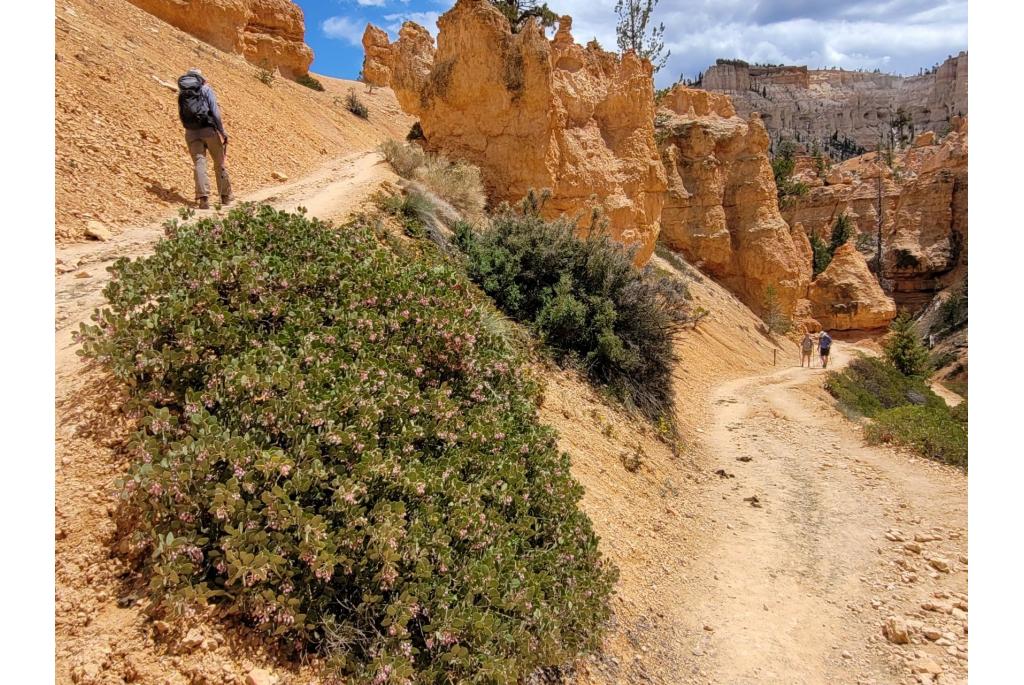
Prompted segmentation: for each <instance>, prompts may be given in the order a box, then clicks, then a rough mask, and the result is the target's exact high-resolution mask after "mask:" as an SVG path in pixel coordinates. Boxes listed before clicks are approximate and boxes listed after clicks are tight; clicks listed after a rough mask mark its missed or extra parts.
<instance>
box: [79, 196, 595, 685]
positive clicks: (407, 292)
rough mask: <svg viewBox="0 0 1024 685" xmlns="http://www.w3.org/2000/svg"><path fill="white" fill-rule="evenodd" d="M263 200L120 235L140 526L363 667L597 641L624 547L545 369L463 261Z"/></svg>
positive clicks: (346, 668) (162, 592) (485, 659)
mask: <svg viewBox="0 0 1024 685" xmlns="http://www.w3.org/2000/svg"><path fill="white" fill-rule="evenodd" d="M364 223H365V220H363V221H357V222H355V223H353V224H352V225H349V226H346V227H344V228H343V229H341V230H337V229H334V228H333V227H331V226H330V225H328V224H324V223H321V222H319V221H317V220H311V219H308V218H306V217H305V216H303V215H301V214H290V213H285V212H278V211H275V210H273V209H271V208H269V207H265V206H264V207H259V208H256V207H253V206H252V205H243V206H242V207H240V208H238V209H235V210H232V211H231V212H230V213H229V214H228V215H227V216H225V217H223V218H217V219H204V220H202V221H199V222H196V223H194V224H189V225H183V226H181V225H177V224H171V225H169V227H168V234H169V239H167V240H165V241H162V242H161V243H159V244H158V245H157V247H156V250H155V253H154V254H153V255H152V256H151V257H148V258H144V259H139V260H136V261H129V260H127V259H120V260H118V261H117V262H116V263H115V265H114V266H113V267H112V272H113V279H112V281H111V283H110V284H109V285H108V286H107V288H106V289H105V291H104V292H105V295H106V297H107V300H108V303H109V306H108V308H106V309H104V310H102V311H99V312H97V313H96V314H95V315H94V321H95V325H93V326H87V327H83V330H82V333H81V337H82V339H83V353H84V354H85V355H86V356H88V357H91V358H93V359H96V360H99V361H100V362H102V363H104V364H105V365H106V366H107V367H108V368H109V369H110V370H111V371H112V372H113V374H114V375H115V376H116V377H117V378H118V379H120V380H121V381H123V382H124V383H126V384H127V385H128V386H129V387H130V389H131V392H132V394H133V397H134V400H133V403H132V405H131V406H130V409H131V410H132V411H134V412H135V413H136V415H137V416H138V417H140V423H141V429H140V431H139V433H138V435H137V436H136V438H135V439H134V442H133V444H132V446H131V450H132V452H131V453H132V454H133V455H134V462H133V464H132V466H131V468H130V472H129V474H128V475H127V477H126V478H125V482H124V484H123V490H124V498H125V508H124V510H125V513H126V520H127V521H128V523H126V524H125V525H126V531H127V534H128V537H127V540H128V541H129V542H130V544H131V547H132V549H133V550H134V552H135V553H136V554H137V558H138V559H139V560H140V563H141V564H143V565H144V569H145V571H146V572H147V573H148V576H149V578H150V585H149V587H150V589H151V591H152V594H153V598H154V601H155V605H154V606H156V607H157V610H159V611H165V612H166V611H170V612H177V613H179V614H184V615H190V613H191V612H192V611H193V610H194V609H195V607H196V606H197V605H202V604H204V603H206V602H213V603H217V604H219V605H220V606H221V608H222V610H223V611H224V612H226V613H228V614H231V615H234V616H236V617H237V618H238V619H239V620H241V621H243V622H245V623H246V624H248V625H249V626H251V628H252V629H253V630H255V631H258V632H260V633H263V634H265V635H267V636H272V637H273V638H275V639H277V640H279V642H280V644H281V645H282V646H283V647H285V648H291V649H295V650H299V651H301V650H304V649H320V650H323V651H326V652H328V653H329V654H331V655H332V656H333V658H334V659H336V663H337V665H338V667H339V668H340V670H341V672H342V673H343V674H346V675H347V676H350V677H351V681H350V682H357V683H369V682H375V683H384V682H415V683H442V682H444V683H448V682H518V681H521V680H522V679H523V678H524V677H525V676H527V675H528V674H529V673H531V672H533V671H534V670H535V669H537V668H540V667H547V666H552V665H556V664H561V663H564V662H565V661H566V660H568V659H571V658H573V657H574V656H575V655H576V654H578V653H579V652H580V651H582V650H587V649H590V648H593V647H595V646H596V645H597V644H598V641H599V638H600V632H601V628H602V625H603V624H604V622H605V620H606V619H607V617H608V616H609V609H608V606H607V599H608V597H609V594H610V592H611V587H612V583H613V580H614V571H613V570H611V569H610V568H609V567H608V566H607V565H606V562H605V561H604V560H603V559H602V558H601V556H600V554H599V552H598V547H597V538H596V537H595V535H594V533H593V531H592V528H591V524H590V521H589V519H588V518H587V517H586V516H585V515H584V514H583V513H581V512H580V510H579V509H578V507H577V504H578V501H579V499H580V496H581V494H582V489H581V488H580V486H579V485H578V484H577V483H576V482H575V481H574V480H573V478H572V476H571V475H570V471H569V459H568V456H567V455H565V454H564V453H559V451H558V449H557V447H556V442H555V435H554V433H553V432H552V431H551V430H550V429H549V428H546V427H544V426H542V425H540V424H539V423H538V419H537V411H536V405H537V393H538V388H537V387H536V385H535V384H534V382H533V381H531V380H530V376H529V374H528V373H526V372H525V369H524V367H523V365H522V362H521V359H520V358H519V357H518V356H517V354H516V353H515V352H514V350H512V349H510V348H509V347H508V346H507V344H506V343H505V342H504V339H503V338H501V337H500V336H496V335H494V334H492V333H491V332H489V331H490V328H491V327H490V326H489V324H488V320H489V319H490V318H493V317H494V315H495V312H494V311H493V309H492V308H491V305H490V304H489V303H487V301H486V299H485V298H483V297H482V296H481V295H480V294H479V293H478V291H477V290H476V289H475V288H474V287H473V286H472V285H471V284H470V283H469V282H468V281H467V280H466V279H465V277H464V276H463V275H460V274H459V273H458V271H457V270H456V269H453V268H452V267H450V266H447V265H445V264H442V263H440V262H439V261H436V260H433V259H429V258H425V257H420V258H412V257H410V258H408V259H400V258H398V257H397V256H396V254H395V253H394V252H392V251H391V250H389V249H387V248H386V247H384V246H383V245H382V244H381V243H380V242H378V240H377V239H376V238H375V237H374V234H373V232H372V230H371V229H370V228H368V227H367V226H365V225H364Z"/></svg>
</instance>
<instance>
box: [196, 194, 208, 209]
mask: <svg viewBox="0 0 1024 685" xmlns="http://www.w3.org/2000/svg"><path fill="white" fill-rule="evenodd" d="M198 203H199V209H209V208H210V200H209V199H208V198H205V197H201V198H199V199H198Z"/></svg>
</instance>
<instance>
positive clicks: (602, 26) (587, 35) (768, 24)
mask: <svg viewBox="0 0 1024 685" xmlns="http://www.w3.org/2000/svg"><path fill="white" fill-rule="evenodd" d="M297 1H298V4H299V5H300V6H301V7H302V9H303V11H304V12H305V15H306V43H308V44H309V46H310V47H312V48H313V51H314V53H316V59H315V61H314V62H313V71H314V72H317V73H321V74H326V75H328V76H340V77H346V78H354V77H355V76H356V75H357V74H358V73H359V69H360V67H361V66H362V61H363V49H362V45H361V44H360V39H361V37H362V35H363V29H364V28H365V27H366V22H367V21H370V22H373V23H374V24H376V25H378V26H381V27H383V28H384V29H386V30H387V31H388V32H389V33H391V34H392V37H395V36H396V35H397V33H398V28H399V27H400V26H401V25H402V22H403V21H404V20H406V19H412V20H413V21H415V22H417V23H419V24H422V25H423V26H425V27H427V29H429V30H430V31H431V32H432V33H436V31H437V26H436V25H435V22H436V20H437V17H438V16H439V15H440V14H442V13H444V12H445V11H446V10H447V9H448V8H449V7H451V6H452V4H453V2H454V0H297ZM548 4H549V6H550V7H551V9H552V10H554V11H555V12H556V13H558V14H569V15H571V16H572V17H573V35H574V36H575V38H576V41H577V42H579V43H585V42H586V41H588V40H590V39H591V38H597V39H598V41H599V42H600V43H601V45H603V46H604V47H605V48H606V49H613V48H614V46H615V20H616V16H615V0H549V2H548ZM655 16H656V18H657V20H658V21H661V22H664V24H665V42H666V44H667V45H668V47H669V48H670V49H671V51H672V55H671V57H670V58H669V62H668V65H667V66H666V67H665V68H664V69H662V70H661V72H659V73H658V74H657V76H656V77H655V81H656V82H657V84H658V85H659V86H664V85H668V84H670V83H672V82H673V81H675V80H676V78H678V77H679V76H680V75H683V76H687V77H692V76H695V75H696V74H697V72H698V71H700V70H702V69H704V68H705V67H707V66H708V65H709V64H712V63H714V60H715V59H716V58H718V57H729V58H740V59H745V60H747V61H750V62H771V63H784V64H806V65H808V66H810V67H812V68H815V67H818V68H820V67H828V66H839V67H844V68H848V69H857V68H863V69H868V70H871V69H875V68H878V69H881V70H882V71H886V72H892V73H901V74H916V73H917V71H918V69H919V68H920V67H929V66H931V65H933V64H935V63H937V62H941V61H942V60H944V59H945V58H946V56H947V55H955V54H956V53H957V52H959V51H961V50H966V49H967V2H966V0H846V1H844V2H834V1H831V0H661V1H660V3H659V5H658V7H657V9H656V10H655Z"/></svg>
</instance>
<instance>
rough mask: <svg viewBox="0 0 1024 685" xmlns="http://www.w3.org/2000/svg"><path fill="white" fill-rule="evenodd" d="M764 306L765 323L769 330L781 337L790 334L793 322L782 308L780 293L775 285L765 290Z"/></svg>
mask: <svg viewBox="0 0 1024 685" xmlns="http://www.w3.org/2000/svg"><path fill="white" fill-rule="evenodd" d="M762 306H763V307H764V318H763V321H764V323H765V325H766V326H767V327H768V330H769V331H771V332H772V333H778V334H779V335H785V334H786V333H789V329H791V328H792V327H793V322H792V321H790V320H789V317H787V316H786V313H785V310H783V308H782V302H781V301H780V300H779V293H778V291H776V289H775V286H774V285H770V286H768V287H767V288H765V289H764V301H763V302H762Z"/></svg>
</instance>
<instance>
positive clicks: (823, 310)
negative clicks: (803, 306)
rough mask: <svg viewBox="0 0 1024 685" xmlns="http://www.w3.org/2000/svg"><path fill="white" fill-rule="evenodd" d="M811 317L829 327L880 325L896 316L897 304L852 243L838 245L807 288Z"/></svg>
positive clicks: (866, 328) (862, 327)
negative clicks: (827, 263) (830, 258)
mask: <svg viewBox="0 0 1024 685" xmlns="http://www.w3.org/2000/svg"><path fill="white" fill-rule="evenodd" d="M808 299H809V300H810V301H811V316H812V317H814V319H815V320H816V321H817V322H818V323H820V324H821V325H822V327H823V328H825V329H828V330H840V331H846V330H870V329H872V328H883V327H885V326H888V325H889V323H890V322H891V321H892V320H893V318H894V317H895V316H896V303H895V302H893V301H892V299H891V298H890V297H888V296H887V295H886V294H885V293H884V292H882V287H881V286H880V285H879V284H878V280H877V279H876V278H875V276H874V274H872V273H871V271H870V270H869V269H868V265H867V262H866V261H865V260H864V257H863V255H861V254H860V253H859V252H857V250H856V248H855V247H854V246H853V244H852V243H846V244H845V245H841V246H840V247H839V248H838V249H837V250H836V252H835V254H834V255H833V256H832V261H831V262H830V263H829V265H828V268H826V269H825V270H824V271H823V272H821V273H820V274H818V276H817V277H816V278H815V279H814V282H813V283H812V284H811V287H810V289H809V291H808Z"/></svg>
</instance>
